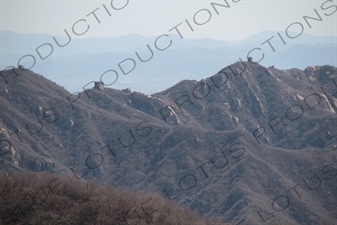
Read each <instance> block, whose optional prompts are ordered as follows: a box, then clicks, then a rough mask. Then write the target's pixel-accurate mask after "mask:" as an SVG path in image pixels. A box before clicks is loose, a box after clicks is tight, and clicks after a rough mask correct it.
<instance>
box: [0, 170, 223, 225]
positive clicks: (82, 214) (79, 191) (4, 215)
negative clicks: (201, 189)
mask: <svg viewBox="0 0 337 225" xmlns="http://www.w3.org/2000/svg"><path fill="white" fill-rule="evenodd" d="M0 196H1V197H0V223H1V224H6V225H7V224H25V225H26V224H39V225H44V224H48V225H61V224H79V225H84V224H90V225H95V224H96V225H105V224H107V225H108V224H109V225H110V224H111V225H144V224H147V225H148V224H154V225H157V224H158V225H159V224H160V225H211V224H212V225H213V224H214V225H215V224H217V225H221V224H223V223H215V222H210V221H206V220H205V219H202V218H200V217H199V216H198V215H197V214H195V213H194V212H192V211H190V210H188V209H186V208H183V207H178V206H176V205H174V204H173V203H172V202H170V201H168V200H166V199H164V198H162V197H160V196H158V195H153V194H150V193H134V192H132V191H130V190H126V189H119V188H115V187H111V186H102V185H99V184H97V183H96V182H93V181H79V180H76V181H75V180H74V179H70V178H60V177H58V176H56V175H52V174H49V173H45V172H43V173H38V174H35V173H32V172H25V173H22V174H19V175H15V176H9V175H8V174H5V173H1V174H0Z"/></svg>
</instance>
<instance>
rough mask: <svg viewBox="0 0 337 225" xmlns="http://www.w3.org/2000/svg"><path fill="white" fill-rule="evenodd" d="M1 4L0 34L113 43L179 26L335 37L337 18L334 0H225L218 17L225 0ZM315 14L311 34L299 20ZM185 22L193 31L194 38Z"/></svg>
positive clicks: (207, 34) (225, 36) (218, 35)
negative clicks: (111, 39) (101, 39)
mask: <svg viewBox="0 0 337 225" xmlns="http://www.w3.org/2000/svg"><path fill="white" fill-rule="evenodd" d="M0 1H1V5H0V7H1V30H11V31H15V32H19V33H49V34H52V35H65V33H64V29H67V30H68V31H69V33H70V35H71V36H72V37H73V38H88V37H114V36H120V35H127V34H131V33H134V34H135V33H136V34H142V35H144V36H147V37H151V36H158V35H161V34H165V33H176V31H175V30H172V31H171V32H169V30H170V29H172V28H174V27H175V26H177V25H178V24H179V23H182V24H181V25H180V26H179V27H178V29H179V30H180V32H181V33H182V35H183V36H184V38H212V39H218V40H236V39H244V38H246V37H248V36H250V35H253V34H256V33H258V32H260V31H264V30H273V31H285V29H286V28H287V27H288V26H289V25H290V24H292V23H294V22H300V23H301V24H303V25H304V32H305V33H308V34H314V35H319V36H337V12H336V13H334V14H332V13H333V12H334V10H336V9H337V7H336V8H334V7H332V5H337V0H330V1H326V0H324V1H317V0H316V1H313V0H297V1H286V0H268V1H263V0H259V1H251V0H241V1H238V0H236V1H238V2H236V3H235V2H233V1H232V0H228V1H227V2H228V4H229V5H230V8H225V7H220V6H216V9H217V10H218V13H219V15H217V13H216V11H215V9H214V8H212V6H211V2H214V3H218V4H223V5H224V4H225V1H224V0H213V1H206V0H201V1H196V0H183V1H176V0H165V1H159V0H146V1H142V0H129V1H128V0H118V1H116V0H113V1H83V0H71V1H69V0H68V1H63V0H58V1H52V0H43V1H39V0H38V1H29V0H20V1H16V0H0ZM324 2H326V3H325V5H324V6H323V8H326V9H325V10H323V9H322V8H321V6H322V4H323V3H324ZM103 4H104V5H105V7H106V9H107V10H108V11H109V13H110V14H111V16H109V14H108V12H107V11H106V9H105V8H104V6H103ZM111 5H112V6H113V7H114V8H115V9H113V8H112V6H111ZM124 6H125V7H124ZM122 7H124V8H122ZM328 7H331V8H328ZM119 8H122V9H119ZM116 9H119V10H116ZM314 9H316V10H317V12H318V13H319V14H320V15H321V16H322V19H323V21H313V20H311V25H312V28H309V27H308V26H307V24H306V23H305V21H304V19H303V16H311V17H317V16H316V13H315V11H314ZM324 14H332V15H331V16H326V15H324ZM95 16H96V17H97V18H95ZM186 19H187V20H188V21H189V22H190V25H191V26H192V27H193V29H194V31H193V32H192V31H191V30H190V28H189V27H188V25H187V23H186V22H185V20H186ZM193 19H195V21H196V22H197V23H199V24H202V23H204V22H206V21H208V22H207V23H205V24H203V25H196V24H195V22H194V21H193ZM79 20H81V21H79ZM98 20H99V21H100V22H98ZM76 21H79V22H78V23H77V24H76V25H75V26H74V29H75V32H77V33H81V32H84V31H85V30H86V29H87V26H88V25H89V26H90V28H89V30H88V31H87V32H86V33H85V34H83V35H78V36H75V35H74V34H73V33H72V26H73V24H74V23H75V22H76ZM296 29H297V30H296ZM298 29H299V27H298V26H295V25H294V26H292V27H291V28H290V30H291V31H295V32H297V31H298Z"/></svg>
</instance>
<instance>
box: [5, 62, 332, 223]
mask: <svg viewBox="0 0 337 225" xmlns="http://www.w3.org/2000/svg"><path fill="white" fill-rule="evenodd" d="M11 72H12V71H3V74H5V76H6V75H8V74H9V73H11ZM15 72H16V74H12V75H9V76H6V79H7V82H8V83H6V82H4V80H1V82H0V92H1V94H0V108H1V112H0V125H1V134H0V135H1V137H0V138H1V140H6V141H2V142H1V148H2V149H0V150H1V153H0V154H1V157H0V160H1V161H0V168H1V169H2V170H6V171H8V172H9V173H15V172H16V171H20V170H24V169H31V170H34V171H49V172H52V173H55V174H60V175H62V174H63V175H68V176H72V177H73V178H74V179H95V180H96V181H97V182H99V183H103V184H107V185H114V186H118V187H129V188H131V189H133V190H136V191H140V190H147V191H151V192H155V193H158V194H160V195H162V196H164V197H165V198H167V199H170V200H172V201H174V202H175V203H177V204H179V205H182V206H187V207H189V208H191V209H193V210H196V211H197V212H198V213H199V214H200V215H203V216H209V217H220V218H223V219H225V221H227V222H230V223H234V224H237V223H240V224H261V223H263V221H265V222H266V221H268V223H270V224H315V223H318V224H324V223H328V222H329V221H335V220H336V219H337V217H336V215H335V208H336V207H337V205H336V202H337V201H336V196H337V189H336V183H337V169H336V168H337V163H336V162H337V151H336V150H337V140H336V136H337V117H336V112H337V111H336V110H337V97H336V96H337V68H335V67H332V66H310V67H307V68H306V69H305V70H304V71H302V70H299V69H290V70H278V69H276V68H266V67H263V66H261V65H259V64H253V63H249V62H237V63H235V64H232V65H229V66H227V67H225V68H224V69H222V70H220V71H219V72H218V73H217V74H215V75H213V76H211V77H209V78H206V79H204V80H201V81H182V82H180V83H178V84H176V85H175V86H173V87H171V88H169V89H167V90H165V91H163V92H160V93H156V94H153V95H145V94H142V93H138V92H131V91H130V90H129V89H125V90H115V89H111V88H107V87H106V88H105V90H104V91H99V90H97V89H92V90H86V92H81V93H80V94H74V95H72V94H71V93H69V92H67V91H66V90H65V89H63V88H62V87H60V86H58V85H57V84H55V83H53V82H51V81H49V80H47V79H45V78H43V77H42V76H40V75H37V74H34V73H33V72H32V71H22V70H20V69H15ZM17 74H18V75H17ZM0 78H1V77H0ZM83 83H87V82H83ZM87 88H88V87H87ZM266 223H267V222H266Z"/></svg>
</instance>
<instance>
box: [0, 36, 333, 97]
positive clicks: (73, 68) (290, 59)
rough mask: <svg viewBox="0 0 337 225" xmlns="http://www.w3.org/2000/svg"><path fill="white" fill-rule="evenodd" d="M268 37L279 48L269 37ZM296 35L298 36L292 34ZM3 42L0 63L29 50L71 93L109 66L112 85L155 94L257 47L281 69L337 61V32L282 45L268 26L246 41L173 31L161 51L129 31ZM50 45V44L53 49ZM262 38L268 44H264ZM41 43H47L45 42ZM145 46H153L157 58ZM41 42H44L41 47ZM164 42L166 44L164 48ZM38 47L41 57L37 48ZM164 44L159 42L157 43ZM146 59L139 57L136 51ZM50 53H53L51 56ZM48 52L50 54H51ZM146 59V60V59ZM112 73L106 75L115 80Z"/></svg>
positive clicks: (41, 69) (27, 61)
mask: <svg viewBox="0 0 337 225" xmlns="http://www.w3.org/2000/svg"><path fill="white" fill-rule="evenodd" d="M273 36H274V38H273V39H271V40H270V43H272V45H273V48H274V50H275V52H274V51H273V50H272V49H271V47H270V46H269V45H268V43H264V42H266V41H267V40H268V39H270V38H271V37H273ZM294 36H295V35H294ZM0 38H1V41H2V43H3V44H2V49H1V60H0V61H1V64H0V68H2V69H5V68H6V67H7V66H17V62H18V60H19V59H20V58H21V57H23V56H25V55H27V54H31V55H33V56H34V57H35V58H36V64H35V65H34V67H33V68H32V70H34V71H35V72H37V73H39V74H43V75H44V76H45V77H47V78H48V79H51V80H53V81H55V82H56V83H58V84H60V85H62V86H64V87H65V88H66V89H67V90H68V91H70V92H76V91H82V90H83V89H82V88H83V86H84V85H86V84H87V83H89V82H90V81H98V80H99V79H100V77H101V75H102V74H103V73H104V72H105V71H107V70H115V71H116V72H117V73H118V81H116V83H114V84H113V86H111V87H113V88H117V89H123V88H127V87H129V88H131V89H132V90H137V91H141V92H144V93H147V94H152V93H155V92H158V91H162V90H165V89H166V88H168V87H170V86H172V85H174V84H175V83H177V82H180V81H181V80H184V79H202V78H206V77H209V76H211V75H213V74H215V73H216V70H214V68H221V67H222V66H223V65H226V64H230V63H233V62H236V61H238V60H239V58H242V59H243V60H247V53H248V52H249V51H250V50H252V49H253V48H261V51H255V52H254V54H252V56H253V58H256V59H259V58H261V54H262V53H263V54H264V58H263V60H262V61H261V62H260V64H261V65H264V66H266V67H268V66H271V65H274V66H275V67H276V68H279V69H290V68H299V69H304V68H305V67H306V66H307V65H323V64H324V65H325V64H326V65H331V66H337V47H336V46H337V37H319V36H312V35H308V34H302V35H301V36H299V37H298V38H295V39H288V40H287V44H286V45H284V44H283V43H282V42H281V40H280V39H279V38H278V37H277V32H276V31H264V32H261V33H259V34H256V35H252V36H250V37H248V38H246V39H245V40H239V41H233V42H228V41H218V40H212V39H200V40H199V39H181V38H180V37H179V36H177V35H173V34H170V35H169V36H168V37H162V38H161V39H160V41H158V43H157V44H158V46H164V47H166V46H168V43H169V40H171V41H172V44H171V45H170V47H169V48H168V49H166V50H162V51H159V50H157V49H156V47H155V46H154V43H155V41H156V39H157V38H158V37H152V38H147V37H143V36H141V35H127V36H121V37H114V38H100V39H99V38H86V39H73V40H71V41H70V42H69V44H68V45H66V46H65V47H62V48H60V47H58V46H57V45H56V44H55V42H54V40H53V36H51V35H49V34H18V33H14V32H10V31H1V32H0ZM55 38H56V40H57V41H58V42H59V43H63V44H66V43H67V42H68V39H67V38H66V37H59V36H57V37H55ZM46 43H47V44H51V45H52V46H53V49H51V47H50V46H49V45H46ZM262 43H264V44H262ZM41 45H43V46H41ZM147 45H149V46H150V48H151V49H152V51H153V57H151V52H150V51H149V49H148V47H147ZM39 46H41V47H39ZM164 47H162V48H164ZM36 48H38V50H39V52H40V54H41V56H42V57H46V59H44V60H41V59H40V58H39V57H38V54H37V52H36V51H35V50H36ZM158 48H160V47H158ZM136 52H137V53H138V54H139V55H140V56H141V57H142V58H143V59H149V60H148V61H147V62H141V61H140V60H139V59H138V58H137V55H136V54H135V53H136ZM49 54H50V56H48V55H49ZM47 56H48V57H47ZM130 58H131V59H133V60H134V61H135V62H132V61H131V60H128V62H124V63H122V65H121V66H122V67H124V70H126V72H128V71H130V70H132V67H134V69H133V70H132V71H131V72H130V73H128V74H127V75H124V74H123V72H122V71H121V69H120V68H119V64H120V63H121V62H123V61H124V60H126V59H130ZM144 61H145V60H144ZM32 63H33V62H32V58H31V57H25V58H24V59H23V60H22V61H21V64H23V65H24V66H26V67H27V68H29V67H30V66H31V65H32ZM113 80H114V78H111V79H110V80H107V81H106V83H111V82H112V81H113Z"/></svg>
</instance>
